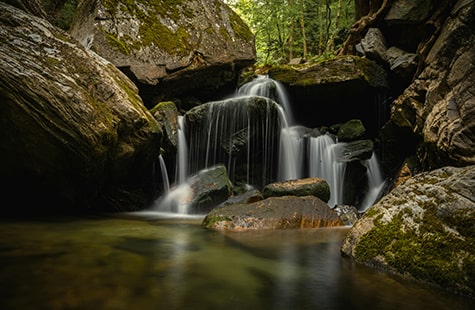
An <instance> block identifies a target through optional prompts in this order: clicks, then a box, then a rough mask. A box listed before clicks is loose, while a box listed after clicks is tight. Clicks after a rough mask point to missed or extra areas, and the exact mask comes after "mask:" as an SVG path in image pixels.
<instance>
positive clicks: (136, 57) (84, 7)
mask: <svg viewBox="0 0 475 310" xmlns="http://www.w3.org/2000/svg"><path fill="white" fill-rule="evenodd" d="M71 33H72V34H73V36H74V37H76V38H77V39H78V40H79V41H80V42H81V43H82V44H83V45H84V46H86V47H87V48H91V49H92V50H94V51H95V52H97V53H98V54H99V55H101V56H103V57H104V58H106V59H108V60H109V61H111V62H112V63H113V64H114V65H116V66H117V67H119V68H121V69H122V70H123V71H124V72H126V73H127V75H128V76H129V77H130V78H131V79H132V80H133V81H134V82H135V83H136V84H137V85H138V86H139V88H140V91H141V92H140V93H141V96H142V98H144V101H145V104H146V105H147V106H148V107H150V108H151V107H153V106H154V105H155V104H156V103H157V102H158V100H162V101H163V100H170V99H176V98H178V99H183V98H186V97H187V96H194V97H197V98H198V99H201V100H203V99H204V100H207V99H213V98H214V99H218V98H219V95H218V94H222V92H223V91H226V90H234V87H235V84H236V83H235V82H236V80H237V76H238V74H239V72H240V70H241V69H242V68H243V67H246V66H249V65H251V64H253V63H254V61H255V48H254V37H253V35H252V33H251V32H250V30H249V28H248V27H247V25H245V24H244V23H243V21H242V20H241V19H240V18H239V16H238V15H236V13H234V12H233V11H232V10H231V9H230V8H229V7H228V6H227V5H225V4H224V3H223V2H222V1H219V0H194V1H148V0H147V1H145V0H139V1H123V0H115V1H111V0H109V1H105V0H85V1H83V2H82V3H81V6H80V8H79V12H78V15H77V18H76V22H75V23H74V25H73V27H72V30H71Z"/></svg>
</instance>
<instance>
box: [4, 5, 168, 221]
mask: <svg viewBox="0 0 475 310" xmlns="http://www.w3.org/2000/svg"><path fill="white" fill-rule="evenodd" d="M0 42H2V44H0V54H1V58H2V61H1V62H0V101H1V102H2V104H1V105H0V176H1V177H2V180H3V185H2V198H3V199H5V200H6V201H9V198H11V199H12V200H10V201H15V202H17V203H15V204H12V205H9V206H8V207H10V208H20V206H21V211H22V212H24V213H27V212H25V210H31V209H34V210H35V211H38V212H45V211H46V210H49V209H52V208H55V207H58V209H59V210H61V211H68V210H71V209H73V208H77V209H80V210H90V209H94V210H96V209H100V210H104V209H107V210H137V209H140V208H144V207H145V205H146V204H147V203H148V202H149V199H150V198H151V196H153V195H154V193H153V189H151V188H152V186H151V185H152V184H151V179H152V178H151V172H152V166H153V162H154V161H155V159H156V158H157V156H158V153H159V148H160V137H161V134H162V133H161V130H160V127H159V125H158V123H157V121H156V120H155V119H154V118H153V116H152V115H151V114H150V112H149V111H148V110H147V109H146V108H145V106H144V105H143V102H142V100H141V98H140V97H139V95H138V90H137V87H136V86H135V85H134V84H133V83H132V82H131V81H130V80H129V79H128V78H127V77H126V76H125V75H124V74H123V73H122V72H121V71H119V70H118V69H117V68H116V67H115V66H114V65H112V64H111V63H110V62H108V61H106V60H105V59H103V58H101V57H99V56H98V55H97V54H95V53H92V52H90V51H88V50H86V49H85V48H83V47H82V46H80V45H79V44H76V43H77V41H76V40H74V39H73V38H72V37H71V36H69V35H68V34H67V33H65V32H63V31H61V30H59V29H58V28H56V27H53V26H52V25H51V24H50V23H49V22H48V21H46V20H44V19H40V18H37V17H34V16H32V15H29V14H26V13H25V12H23V11H21V10H18V9H16V8H14V7H12V6H10V5H7V4H5V3H3V2H0ZM147 176H150V178H148V177H147ZM19 194H20V196H18V195H19ZM5 207H7V206H5ZM2 211H9V210H2Z"/></svg>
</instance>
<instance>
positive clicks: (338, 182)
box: [309, 134, 346, 207]
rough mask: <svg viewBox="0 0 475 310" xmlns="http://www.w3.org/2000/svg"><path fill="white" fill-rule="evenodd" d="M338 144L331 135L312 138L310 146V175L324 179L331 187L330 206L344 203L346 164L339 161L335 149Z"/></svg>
mask: <svg viewBox="0 0 475 310" xmlns="http://www.w3.org/2000/svg"><path fill="white" fill-rule="evenodd" d="M336 146H337V143H336V142H335V141H334V140H333V138H332V137H330V136H329V135H326V134H325V135H321V136H318V137H312V138H310V146H309V175H310V177H314V178H322V179H324V180H326V181H327V183H328V185H329V186H330V200H329V201H328V205H329V206H331V207H334V206H335V205H338V204H342V203H343V184H344V183H343V180H344V177H345V169H346V163H345V162H339V161H337V157H336V154H335V147H336Z"/></svg>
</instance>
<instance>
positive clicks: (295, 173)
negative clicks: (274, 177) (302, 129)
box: [278, 126, 305, 181]
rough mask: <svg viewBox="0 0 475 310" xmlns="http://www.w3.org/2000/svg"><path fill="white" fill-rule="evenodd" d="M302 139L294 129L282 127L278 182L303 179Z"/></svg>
mask: <svg viewBox="0 0 475 310" xmlns="http://www.w3.org/2000/svg"><path fill="white" fill-rule="evenodd" d="M303 152H304V139H303V137H301V136H299V135H298V132H296V131H295V128H292V127H288V126H284V127H283V128H282V130H281V133H280V146H279V172H278V175H279V181H287V180H296V179H301V178H302V177H303V163H304V160H305V159H304V154H303Z"/></svg>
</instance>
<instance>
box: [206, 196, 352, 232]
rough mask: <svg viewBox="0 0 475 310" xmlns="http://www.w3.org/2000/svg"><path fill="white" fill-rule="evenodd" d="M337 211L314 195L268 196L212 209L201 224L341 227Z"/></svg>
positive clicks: (238, 228)
mask: <svg viewBox="0 0 475 310" xmlns="http://www.w3.org/2000/svg"><path fill="white" fill-rule="evenodd" d="M342 225H344V223H343V222H342V221H341V219H340V218H339V217H338V215H337V213H336V212H335V211H334V210H333V209H331V208H330V207H329V206H328V205H327V204H326V203H325V202H323V201H322V200H320V199H318V198H317V197H314V196H302V197H296V196H284V197H270V198H267V199H264V200H261V201H257V202H254V203H250V204H236V205H227V206H224V207H219V208H215V209H213V210H212V211H211V212H210V213H209V214H208V215H207V216H206V217H205V218H204V220H203V223H202V226H203V227H205V228H210V229H215V230H230V231H246V230H260V229H286V228H319V227H328V226H342Z"/></svg>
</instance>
